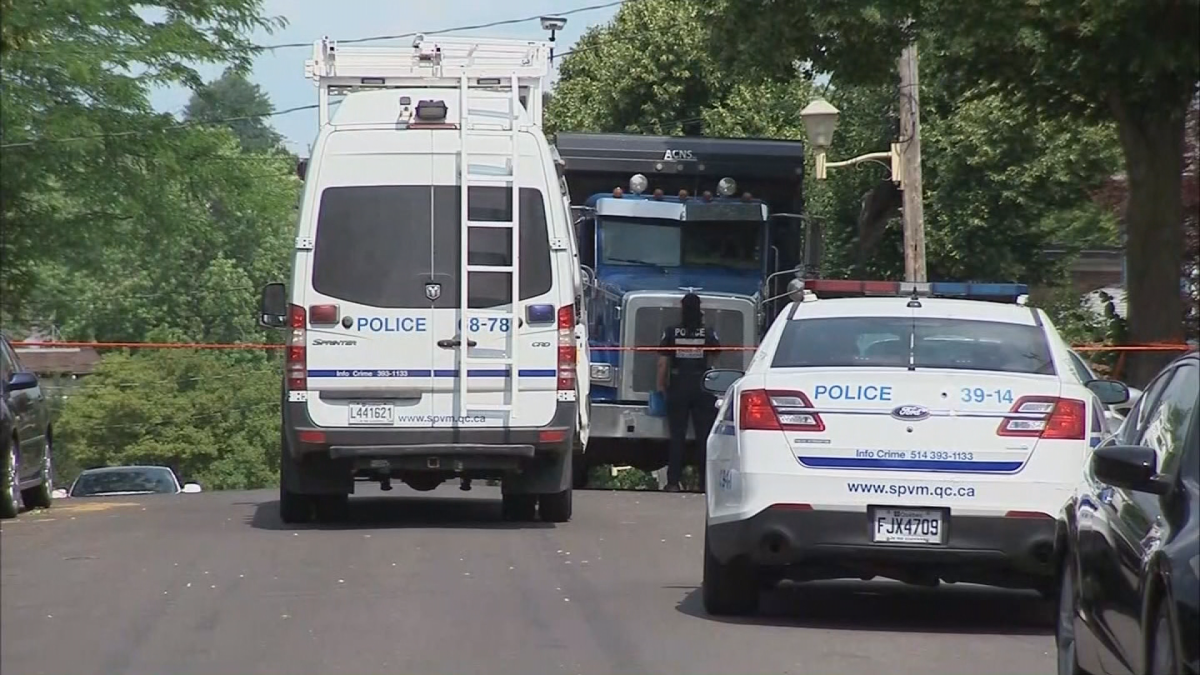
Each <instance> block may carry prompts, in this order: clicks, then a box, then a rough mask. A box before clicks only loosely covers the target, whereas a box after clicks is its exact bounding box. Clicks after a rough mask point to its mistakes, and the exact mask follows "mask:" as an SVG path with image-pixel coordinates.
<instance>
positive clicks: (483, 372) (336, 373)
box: [308, 368, 558, 378]
mask: <svg viewBox="0 0 1200 675" xmlns="http://www.w3.org/2000/svg"><path fill="white" fill-rule="evenodd" d="M518 372H519V373H520V377H556V376H557V375H558V373H557V372H556V371H555V370H554V369H553V368H546V369H537V368H523V369H521V370H520V371H518ZM508 375H509V370H508V369H507V368H487V369H472V370H468V371H467V377H508ZM308 376H309V377H325V378H339V377H352V378H359V377H361V378H370V377H397V378H423V377H445V378H457V377H458V371H457V370H449V369H446V370H432V371H431V370H428V369H424V370H420V369H417V370H414V369H411V368H409V369H404V368H396V369H386V368H372V369H366V368H363V369H356V368H339V369H336V370H310V371H308Z"/></svg>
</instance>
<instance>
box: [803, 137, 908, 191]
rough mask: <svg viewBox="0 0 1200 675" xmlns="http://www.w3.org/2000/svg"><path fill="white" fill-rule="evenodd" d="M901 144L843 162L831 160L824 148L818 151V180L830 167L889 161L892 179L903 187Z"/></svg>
mask: <svg viewBox="0 0 1200 675" xmlns="http://www.w3.org/2000/svg"><path fill="white" fill-rule="evenodd" d="M900 158H901V153H900V144H899V143H892V149H891V150H889V151H887V152H870V153H867V154H865V155H859V156H858V157H855V158H853V159H847V160H843V161H841V162H830V161H828V160H827V159H826V155H825V151H824V150H822V151H820V152H818V153H816V174H817V180H825V177H826V170H827V169H830V168H834V169H836V168H838V167H843V166H854V165H856V164H862V163H863V162H875V161H884V160H886V161H888V162H890V165H891V168H892V180H893V181H895V182H896V183H897V184H898V185H900V187H901V188H903V187H904V170H903V165H902V164H901V162H900Z"/></svg>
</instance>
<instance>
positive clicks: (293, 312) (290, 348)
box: [284, 305, 308, 391]
mask: <svg viewBox="0 0 1200 675" xmlns="http://www.w3.org/2000/svg"><path fill="white" fill-rule="evenodd" d="M305 318H306V317H305V311H304V308H303V307H300V306H299V305H289V307H288V327H289V328H290V330H289V331H288V337H287V357H286V360H285V363H284V377H286V378H287V388H288V390H289V391H305V390H307V389H308V353H307V352H308V347H307V345H308V331H307V330H305V328H304V322H305Z"/></svg>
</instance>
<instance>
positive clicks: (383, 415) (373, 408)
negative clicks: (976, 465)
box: [350, 403, 396, 427]
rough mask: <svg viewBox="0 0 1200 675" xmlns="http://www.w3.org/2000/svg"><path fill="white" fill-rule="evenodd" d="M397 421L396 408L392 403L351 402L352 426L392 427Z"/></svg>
mask: <svg viewBox="0 0 1200 675" xmlns="http://www.w3.org/2000/svg"><path fill="white" fill-rule="evenodd" d="M395 423H396V415H395V409H394V408H393V406H392V404H391V403H351V404H350V424H351V425H352V426H388V427H390V426H392V425H393V424H395Z"/></svg>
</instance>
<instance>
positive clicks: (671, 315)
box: [630, 301, 754, 395]
mask: <svg viewBox="0 0 1200 675" xmlns="http://www.w3.org/2000/svg"><path fill="white" fill-rule="evenodd" d="M680 311H681V310H680V309H679V304H678V301H676V302H675V304H674V306H671V307H639V308H638V309H637V310H636V311H635V312H634V315H633V337H634V343H633V344H634V345H635V346H638V347H657V346H658V345H659V342H660V341H661V340H662V334H663V331H664V330H666V329H667V327H668V326H674V325H676V324H678V323H679V314H680ZM746 314H747V312H741V311H738V310H735V309H719V308H713V307H708V308H705V309H704V323H705V325H707V326H708V327H709V328H712V329H715V330H716V332H717V337H718V338H719V339H720V341H721V346H723V347H736V346H743V347H753V346H754V343H753V341H752V337H753V336H749V337H751V341H747V337H748V336H747V335H746V329H745V326H746V322H747V321H746V319H747V317H746ZM718 354H719V356H718V357H717V358H716V360H715V361H714V362H713V367H714V368H736V369H739V370H741V369H744V368H745V367H746V366H745V364H746V363H747V361H748V359H749V356H750V352H749V351H731V352H718ZM631 355H632V357H633V381H632V382H631V383H630V386H631V388H632V390H633V391H634V392H636V393H638V394H644V395H649V393H650V392H652V391H654V388H655V384H656V382H655V380H656V378H657V366H656V363H657V360H658V353H657V352H652V351H636V352H633V353H632V354H631Z"/></svg>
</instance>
